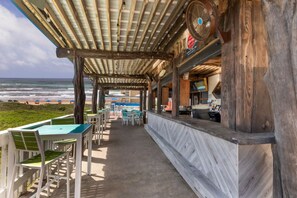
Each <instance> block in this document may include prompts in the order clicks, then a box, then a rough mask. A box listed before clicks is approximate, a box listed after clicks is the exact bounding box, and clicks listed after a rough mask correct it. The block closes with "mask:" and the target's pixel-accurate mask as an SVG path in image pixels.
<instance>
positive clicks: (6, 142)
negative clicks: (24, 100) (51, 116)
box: [0, 115, 72, 198]
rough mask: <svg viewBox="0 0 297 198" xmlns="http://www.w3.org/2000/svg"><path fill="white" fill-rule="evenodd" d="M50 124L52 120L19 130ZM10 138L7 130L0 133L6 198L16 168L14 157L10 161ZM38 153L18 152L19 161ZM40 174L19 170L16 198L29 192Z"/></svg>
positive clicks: (0, 180) (0, 184) (0, 187)
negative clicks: (29, 188)
mask: <svg viewBox="0 0 297 198" xmlns="http://www.w3.org/2000/svg"><path fill="white" fill-rule="evenodd" d="M69 116H72V115H65V116H61V117H58V118H65V117H69ZM47 124H50V120H44V121H41V122H35V123H32V124H28V125H25V126H20V127H17V128H22V129H34V128H37V127H40V126H42V125H47ZM10 141H11V140H10V138H9V134H8V131H7V130H4V131H0V162H1V164H0V168H1V169H0V197H1V198H2V197H6V196H7V191H8V185H9V184H10V182H11V180H12V178H9V177H8V175H12V169H13V167H14V160H15V159H14V157H13V158H12V159H10V158H9V157H8V156H9V155H8V150H13V149H11V148H12V147H13V143H12V142H11V143H10ZM35 154H36V152H23V151H20V152H18V156H19V157H18V159H19V160H20V161H21V160H24V159H26V158H28V157H32V156H33V155H35ZM37 173H38V172H37V171H36V170H29V169H24V168H19V170H18V172H17V174H16V178H15V181H14V193H15V196H14V197H18V196H19V195H20V194H21V193H22V192H25V191H26V190H27V187H28V186H29V185H31V184H33V182H35V180H36V179H37V178H38V175H39V174H37Z"/></svg>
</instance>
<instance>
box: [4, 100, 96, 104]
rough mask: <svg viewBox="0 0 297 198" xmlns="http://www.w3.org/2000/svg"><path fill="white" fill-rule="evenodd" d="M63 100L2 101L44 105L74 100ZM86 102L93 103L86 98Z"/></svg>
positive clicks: (66, 102) (67, 102)
mask: <svg viewBox="0 0 297 198" xmlns="http://www.w3.org/2000/svg"><path fill="white" fill-rule="evenodd" d="M71 101H72V102H70V100H61V102H59V101H58V100H50V101H49V102H47V101H46V100H39V102H35V100H11V101H8V100H6V101H3V100H2V101H1V102H10V103H21V104H28V105H44V104H73V100H71ZM86 104H92V101H91V100H86Z"/></svg>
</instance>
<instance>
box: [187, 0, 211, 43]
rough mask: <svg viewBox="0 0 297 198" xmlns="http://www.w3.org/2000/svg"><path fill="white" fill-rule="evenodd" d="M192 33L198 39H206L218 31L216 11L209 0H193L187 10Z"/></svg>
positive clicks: (189, 27) (188, 23)
mask: <svg viewBox="0 0 297 198" xmlns="http://www.w3.org/2000/svg"><path fill="white" fill-rule="evenodd" d="M186 23H187V27H188V29H189V32H190V34H191V35H192V36H193V37H194V38H195V39H196V40H198V41H205V39H207V38H208V37H210V36H211V35H213V34H214V33H215V31H216V13H215V10H214V8H213V4H212V3H211V1H209V0H192V1H191V2H190V3H189V5H188V7H187V11H186Z"/></svg>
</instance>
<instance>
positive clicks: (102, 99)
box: [99, 88, 105, 109]
mask: <svg viewBox="0 0 297 198" xmlns="http://www.w3.org/2000/svg"><path fill="white" fill-rule="evenodd" d="M104 106H105V93H104V89H103V88H100V91H99V109H104Z"/></svg>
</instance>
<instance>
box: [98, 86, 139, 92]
mask: <svg viewBox="0 0 297 198" xmlns="http://www.w3.org/2000/svg"><path fill="white" fill-rule="evenodd" d="M103 88H104V89H106V90H131V91H132V90H134V91H141V90H143V87H133V88H129V87H103Z"/></svg>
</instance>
